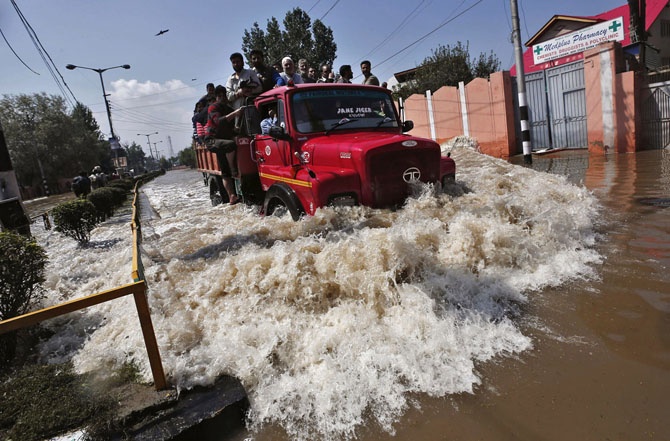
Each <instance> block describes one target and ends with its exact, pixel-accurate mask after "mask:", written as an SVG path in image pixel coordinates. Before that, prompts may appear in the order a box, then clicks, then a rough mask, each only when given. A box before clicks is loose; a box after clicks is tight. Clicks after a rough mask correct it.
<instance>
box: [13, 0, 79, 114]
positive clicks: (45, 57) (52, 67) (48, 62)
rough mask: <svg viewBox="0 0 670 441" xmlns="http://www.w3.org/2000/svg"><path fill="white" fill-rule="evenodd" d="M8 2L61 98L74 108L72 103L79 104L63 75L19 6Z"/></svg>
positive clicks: (14, 2)
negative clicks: (58, 90)
mask: <svg viewBox="0 0 670 441" xmlns="http://www.w3.org/2000/svg"><path fill="white" fill-rule="evenodd" d="M10 1H11V3H12V6H14V9H15V10H16V13H17V14H18V15H19V19H20V20H21V23H22V24H23V26H24V27H25V29H26V31H27V32H28V36H29V37H30V39H31V40H32V42H33V45H34V46H35V48H36V49H37V52H38V53H39V54H40V57H41V58H42V61H44V64H45V66H46V67H47V70H48V71H49V73H50V74H51V77H52V78H53V79H54V81H55V82H56V85H57V86H58V88H59V89H60V91H61V93H62V94H63V97H64V98H65V99H66V100H67V101H68V102H69V103H70V105H71V106H73V107H74V103H76V102H79V101H78V100H77V97H75V96H74V93H73V92H72V90H70V87H69V86H68V85H67V83H66V82H65V78H63V75H61V73H60V71H59V70H58V68H57V67H56V64H55V63H54V62H53V60H52V59H51V55H49V52H47V50H46V49H45V48H44V46H43V45H42V42H41V41H40V39H39V37H38V36H37V33H36V32H35V30H34V29H33V27H32V26H31V25H30V23H29V22H28V19H27V18H26V17H25V16H24V15H23V13H22V12H21V9H19V5H17V4H16V1H14V0H10ZM56 74H58V75H56ZM58 77H60V80H59V79H58ZM61 81H62V84H61ZM65 89H67V90H68V92H69V93H70V96H71V97H72V99H73V100H74V102H73V101H72V99H70V96H68V94H67V92H66V91H65Z"/></svg>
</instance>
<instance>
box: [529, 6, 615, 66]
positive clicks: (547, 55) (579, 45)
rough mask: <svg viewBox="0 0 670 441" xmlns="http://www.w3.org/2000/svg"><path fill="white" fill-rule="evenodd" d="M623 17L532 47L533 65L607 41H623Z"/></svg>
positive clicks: (582, 50)
mask: <svg viewBox="0 0 670 441" xmlns="http://www.w3.org/2000/svg"><path fill="white" fill-rule="evenodd" d="M623 28H624V26H623V17H619V18H615V19H613V20H609V21H604V22H602V23H598V24H596V25H593V26H589V27H588V28H584V29H580V30H579V31H576V32H572V33H570V34H566V35H561V36H560V37H556V38H554V39H552V40H548V41H544V42H542V43H539V44H535V45H533V61H534V63H535V64H541V63H546V62H547V61H551V60H555V59H557V58H563V57H567V56H568V55H573V54H577V53H580V52H584V51H585V50H588V49H591V48H594V47H596V46H597V45H599V44H600V43H604V42H607V41H621V40H623V37H624V35H623V31H624V29H623Z"/></svg>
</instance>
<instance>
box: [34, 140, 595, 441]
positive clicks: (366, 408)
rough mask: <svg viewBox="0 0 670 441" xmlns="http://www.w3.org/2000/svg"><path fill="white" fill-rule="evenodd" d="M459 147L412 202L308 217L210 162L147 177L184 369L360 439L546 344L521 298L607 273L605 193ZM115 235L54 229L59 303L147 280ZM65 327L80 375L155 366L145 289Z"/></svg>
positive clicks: (158, 265) (168, 335) (271, 418)
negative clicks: (442, 173) (226, 197)
mask: <svg viewBox="0 0 670 441" xmlns="http://www.w3.org/2000/svg"><path fill="white" fill-rule="evenodd" d="M465 141H467V139H466V140H465ZM446 148H447V149H450V151H451V154H452V157H453V158H454V159H455V160H456V163H457V167H458V168H457V183H456V184H455V186H454V187H453V188H451V189H447V191H448V192H447V193H439V194H436V193H435V189H432V188H429V187H427V188H424V189H422V191H420V193H419V194H418V195H417V197H416V198H413V199H411V200H410V201H409V202H408V203H407V206H406V207H405V208H403V209H402V210H399V211H397V212H390V211H386V210H372V209H369V208H366V207H354V208H339V209H332V208H328V209H321V210H318V211H317V214H316V215H315V216H313V217H308V218H306V219H304V220H301V221H299V222H293V221H292V220H291V219H290V216H287V217H284V218H275V217H271V218H262V217H259V216H258V215H257V209H256V208H250V207H245V206H243V205H242V204H240V205H236V206H233V207H230V206H227V205H226V206H218V207H211V206H210V203H209V197H208V190H207V188H206V187H205V186H203V184H202V179H201V177H200V174H199V173H197V172H195V171H175V172H169V173H168V174H167V175H166V176H164V177H160V178H158V179H156V180H155V181H153V182H151V183H149V184H148V185H146V186H145V187H144V189H143V191H144V192H145V194H146V195H147V197H148V198H149V200H150V201H151V204H152V206H153V207H154V208H155V210H156V211H157V212H158V214H159V215H160V218H158V219H154V220H152V221H151V225H150V226H147V228H146V229H145V231H147V230H151V231H152V235H151V237H149V238H146V239H145V241H144V242H143V245H142V248H143V252H144V255H143V261H144V264H145V273H146V277H147V282H148V286H149V288H150V291H149V297H150V304H151V307H152V318H153V321H154V327H155V330H156V333H157V338H158V343H159V346H160V350H161V355H162V358H163V363H164V367H165V371H166V373H167V374H168V375H169V378H170V381H171V382H172V383H173V384H176V385H177V386H178V387H179V388H190V387H193V386H195V385H206V384H211V383H212V382H213V381H214V380H215V379H216V378H217V376H219V375H222V374H229V375H233V376H235V377H237V378H239V379H240V380H241V381H242V382H243V384H244V386H245V388H246V390H247V392H248V394H249V398H250V401H251V405H252V412H251V418H252V419H251V423H250V425H251V427H252V428H257V427H260V426H261V425H263V424H265V423H268V422H274V423H277V424H280V425H282V426H283V427H284V428H285V429H286V430H287V431H288V433H289V435H290V436H291V438H292V439H315V438H319V439H330V438H332V439H335V438H347V437H352V436H354V434H355V431H356V428H357V427H358V426H359V425H360V424H364V423H365V424H369V423H370V421H367V420H366V421H365V422H364V419H365V418H371V419H372V420H374V421H375V422H376V423H377V424H378V425H379V426H380V427H381V428H383V430H385V431H388V432H390V433H393V423H394V422H395V421H397V419H398V418H399V416H400V415H402V414H403V412H404V411H405V410H406V409H407V408H408V406H410V405H411V402H410V401H409V400H410V398H409V396H410V394H413V393H424V394H429V395H432V396H444V395H448V394H452V393H460V392H469V393H471V392H473V390H474V389H473V388H474V386H476V385H477V384H479V383H480V382H481V379H480V378H478V376H477V372H476V369H475V366H476V364H477V363H478V362H482V361H485V360H489V359H491V358H493V357H501V356H505V355H508V354H514V353H519V352H521V351H524V350H527V349H529V348H531V347H532V343H531V341H530V339H529V338H528V337H527V336H524V335H523V334H522V332H521V331H520V327H519V326H518V324H517V323H516V317H517V316H518V314H520V308H518V305H519V304H521V303H523V302H526V301H529V300H530V301H532V294H533V293H534V292H536V291H537V290H539V289H541V288H543V287H546V286H550V285H560V284H562V283H565V282H566V281H569V280H573V279H575V278H580V277H591V276H592V275H593V274H592V269H591V265H593V264H594V263H598V262H600V259H601V258H600V256H599V255H598V254H597V253H596V252H595V251H594V250H593V249H592V246H593V245H594V243H595V233H594V230H595V225H594V221H595V219H597V215H598V205H597V202H596V199H595V198H594V197H593V196H592V195H591V194H590V193H589V192H588V191H587V190H585V189H584V188H582V187H576V186H573V185H572V184H569V183H568V182H567V181H566V180H565V179H564V178H562V177H560V176H555V175H549V174H545V173H539V172H535V171H533V170H529V169H526V168H523V167H519V166H514V165H510V164H508V163H506V162H504V161H501V160H497V159H494V158H491V157H488V156H484V155H481V154H479V153H477V152H476V148H473V146H472V143H470V144H468V143H467V142H465V145H464V146H463V145H456V144H453V145H450V146H447V147H446ZM37 236H38V238H39V234H37ZM42 237H46V233H43V236H42ZM103 238H104V239H103ZM111 238H120V239H121V241H119V242H116V243H109V246H108V247H107V248H100V249H90V248H86V249H78V248H77V247H76V246H75V244H74V242H73V241H71V240H69V239H65V238H60V237H57V236H54V235H51V236H50V237H49V244H48V247H47V251H48V253H49V256H50V264H49V276H48V281H47V283H46V287H47V290H48V292H49V298H48V302H52V303H53V302H56V301H58V300H64V299H69V298H74V297H77V296H81V295H86V294H90V293H92V292H94V291H98V290H101V289H107V288H110V287H113V286H115V285H121V284H124V283H128V282H129V281H130V280H129V278H130V267H129V265H130V263H129V262H130V227H129V226H128V225H126V224H124V225H119V224H111V225H110V224H106V225H103V226H101V227H99V228H98V229H96V230H95V231H94V234H93V239H92V240H93V241H109V240H110V239H111ZM64 273H65V274H67V276H66V277H63V275H64ZM65 321H67V326H66V327H60V325H61V324H62V323H63V322H65ZM51 323H52V324H51V325H50V326H52V327H53V328H54V329H56V328H58V334H57V335H56V336H54V338H52V339H51V340H50V341H49V342H46V343H45V344H44V346H43V353H44V355H45V357H49V356H50V355H54V354H55V355H54V358H62V357H65V356H73V360H74V362H75V365H76V367H77V369H78V370H80V371H86V370H92V369H97V368H100V367H101V366H104V367H106V368H108V369H112V368H115V367H118V366H120V365H121V364H122V363H123V362H124V361H126V360H127V359H128V358H134V359H135V361H136V362H137V363H138V365H139V366H140V368H141V370H142V374H143V375H144V377H145V378H146V379H147V380H150V379H151V376H150V369H149V366H148V360H147V359H146V355H145V349H144V343H143V341H142V337H141V332H140V331H139V324H138V319H137V315H136V312H135V308H134V305H133V303H132V300H130V299H127V300H118V301H114V302H110V303H108V304H105V305H100V306H97V307H95V308H91V309H89V310H87V311H85V312H82V313H78V314H74V317H71V316H70V317H69V318H67V319H61V320H54V321H53V322H51Z"/></svg>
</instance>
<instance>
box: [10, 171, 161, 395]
mask: <svg viewBox="0 0 670 441" xmlns="http://www.w3.org/2000/svg"><path fill="white" fill-rule="evenodd" d="M139 186H140V181H138V182H136V183H135V188H134V189H133V193H134V196H133V202H132V207H133V210H132V221H131V230H132V234H133V259H132V277H133V281H134V282H133V283H130V284H128V285H123V286H119V287H117V288H113V289H109V290H106V291H101V292H98V293H95V294H92V295H90V296H86V297H82V298H79V299H75V300H70V301H67V302H64V303H60V304H58V305H54V306H50V307H48V308H44V309H40V310H38V311H33V312H29V313H27V314H23V315H20V316H18V317H12V318H10V319H7V320H3V321H0V334H4V333H7V332H11V331H16V330H18V329H21V328H26V327H28V326H32V325H36V324H38V323H40V322H43V321H44V320H48V319H51V318H54V317H58V316H61V315H64V314H68V313H70V312H74V311H79V310H81V309H84V308H88V307H89V306H93V305H97V304H100V303H104V302H108V301H110V300H114V299H118V298H119V297H123V296H127V295H130V294H132V295H133V297H134V299H135V307H136V309H137V315H138V317H139V319H140V326H141V327H142V335H143V337H144V345H145V347H146V349H147V355H148V356H149V364H150V366H151V373H152V375H153V377H154V387H155V388H156V390H162V389H167V387H168V384H167V381H166V379H165V372H164V371H163V364H162V362H161V357H160V351H159V350H158V343H157V341H156V334H155V332H154V327H153V324H152V322H151V313H150V311H149V302H148V301H147V296H146V291H147V285H146V281H145V280H144V266H143V265H142V259H141V257H140V250H139V245H140V243H141V224H140V217H139V216H140V213H139V211H140V210H139V200H138V194H139V192H138V189H139Z"/></svg>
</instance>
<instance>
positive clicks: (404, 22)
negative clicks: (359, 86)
mask: <svg viewBox="0 0 670 441" xmlns="http://www.w3.org/2000/svg"><path fill="white" fill-rule="evenodd" d="M425 1H426V0H421V2H420V3H419V4H418V5H417V6H416V7H415V8H414V9H413V10H412V12H410V13H409V14H407V15H406V16H405V18H404V19H403V20H402V21H401V22H400V24H399V25H398V26H396V27H395V29H393V30H392V31H391V32H390V33H389V34H388V35H387V36H386V37H385V38H384V39H383V40H382V41H381V42H380V43H379V44H378V45H377V46H375V47H373V48H372V49H371V50H370V51H369V52H368V53H367V54H365V55H363V56H362V57H360V59H361V60H364V59H366V58H368V57H369V56H371V55H372V54H374V53H375V52H376V51H377V49H379V48H380V47H382V46H383V45H384V44H386V43H387V42H388V41H390V40H391V39H392V38H393V37H395V36H397V35H398V32H399V31H401V30H402V28H403V27H404V26H405V25H406V24H407V23H409V21H410V20H411V19H412V18H414V17H413V15H414V13H415V12H416V11H417V10H418V9H419V8H420V7H421V5H423V4H424V3H425Z"/></svg>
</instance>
